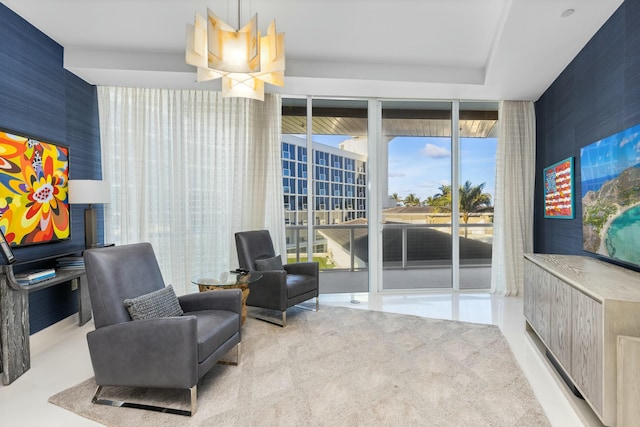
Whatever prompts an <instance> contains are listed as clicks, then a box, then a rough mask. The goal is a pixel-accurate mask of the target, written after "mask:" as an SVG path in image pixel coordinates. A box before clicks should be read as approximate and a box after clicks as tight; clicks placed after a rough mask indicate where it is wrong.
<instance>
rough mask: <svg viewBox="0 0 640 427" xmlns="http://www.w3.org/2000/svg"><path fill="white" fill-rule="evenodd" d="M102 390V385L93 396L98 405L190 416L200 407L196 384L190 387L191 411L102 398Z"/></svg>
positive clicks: (93, 401)
mask: <svg viewBox="0 0 640 427" xmlns="http://www.w3.org/2000/svg"><path fill="white" fill-rule="evenodd" d="M101 392H102V386H101V385H100V386H98V388H97V389H96V392H95V393H94V395H93V397H92V398H91V402H92V403H96V404H98V405H107V406H115V407H119V408H133V409H144V410H147V411H155V412H164V413H167V414H174V415H185V416H188V417H190V416H192V415H194V414H195V413H196V410H197V409H198V386H197V385H194V386H193V387H191V388H190V389H189V397H190V410H189V411H185V410H183V409H176V408H167V407H164V406H155V405H145V404H143V403H133V402H122V401H118V400H109V399H101V398H100V397H99V395H100V393H101Z"/></svg>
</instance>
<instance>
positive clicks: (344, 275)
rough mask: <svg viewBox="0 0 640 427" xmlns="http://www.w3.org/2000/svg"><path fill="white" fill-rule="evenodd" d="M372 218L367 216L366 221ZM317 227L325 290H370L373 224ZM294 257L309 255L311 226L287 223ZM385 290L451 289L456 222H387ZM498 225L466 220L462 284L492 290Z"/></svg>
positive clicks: (462, 240) (462, 235)
mask: <svg viewBox="0 0 640 427" xmlns="http://www.w3.org/2000/svg"><path fill="white" fill-rule="evenodd" d="M365 221H366V220H365ZM359 222H360V223H358V224H333V225H317V226H315V227H314V231H315V238H314V250H313V253H314V260H315V261H318V262H320V270H321V272H322V277H321V281H320V292H321V293H340V292H347V293H349V292H367V291H368V274H369V272H368V258H369V253H368V247H369V238H368V226H367V224H366V223H364V224H363V223H362V222H363V221H362V220H360V221H359ZM286 230H287V241H288V242H289V244H288V245H287V254H288V259H289V262H295V261H301V260H302V261H304V260H306V258H307V255H306V254H307V245H308V239H307V228H306V226H287V227H286ZM382 239H383V282H384V289H386V290H388V289H398V290H400V289H402V290H411V289H451V287H452V285H451V273H452V261H451V225H450V224H385V225H384V227H383V233H382ZM492 241H493V224H460V238H459V248H460V275H459V277H460V289H489V288H490V282H491V254H492V251H491V246H492Z"/></svg>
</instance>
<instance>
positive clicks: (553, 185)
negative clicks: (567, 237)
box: [544, 157, 574, 219]
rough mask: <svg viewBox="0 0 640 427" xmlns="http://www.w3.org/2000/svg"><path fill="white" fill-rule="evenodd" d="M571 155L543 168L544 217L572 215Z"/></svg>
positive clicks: (568, 216)
mask: <svg viewBox="0 0 640 427" xmlns="http://www.w3.org/2000/svg"><path fill="white" fill-rule="evenodd" d="M573 211H574V202H573V157H569V158H568V159H565V160H563V161H561V162H558V163H556V164H554V165H551V166H549V167H547V168H545V169H544V217H545V218H565V219H572V218H573V217H574V212H573Z"/></svg>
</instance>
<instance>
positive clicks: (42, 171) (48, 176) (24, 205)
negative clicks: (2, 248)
mask: <svg viewBox="0 0 640 427" xmlns="http://www.w3.org/2000/svg"><path fill="white" fill-rule="evenodd" d="M68 181H69V149H68V148H66V147H62V146H58V145H54V144H50V143H46V142H42V141H38V140H35V139H31V138H27V137H24V136H19V135H14V134H11V133H7V132H0V229H1V230H2V232H3V233H4V235H5V237H6V239H7V241H8V242H9V243H10V244H11V245H14V246H23V245H31V244H35V243H43V242H51V241H56V240H63V239H68V238H69V237H70V235H71V225H70V217H69V200H68V195H67V188H68Z"/></svg>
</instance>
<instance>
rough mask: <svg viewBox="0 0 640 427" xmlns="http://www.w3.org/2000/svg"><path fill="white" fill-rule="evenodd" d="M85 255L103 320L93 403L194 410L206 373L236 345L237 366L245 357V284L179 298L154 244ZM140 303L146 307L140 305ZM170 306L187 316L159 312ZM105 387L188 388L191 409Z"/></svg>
mask: <svg viewBox="0 0 640 427" xmlns="http://www.w3.org/2000/svg"><path fill="white" fill-rule="evenodd" d="M84 260H85V269H86V273H87V281H88V285H89V295H90V298H91V306H92V309H93V318H94V322H95V330H94V331H91V332H89V333H88V334H87V341H88V344H89V353H90V356H91V364H92V365H93V371H94V373H95V380H96V383H97V385H98V388H97V390H96V392H95V394H94V396H93V399H92V401H93V402H94V403H100V404H106V405H112V406H124V407H133V408H139V409H149V410H156V411H161V412H170V413H174V414H179V415H189V416H191V415H193V414H194V413H195V411H196V408H197V403H196V402H197V384H198V381H199V379H200V378H201V377H202V376H203V375H204V374H206V373H207V372H208V371H209V370H210V369H211V368H212V367H213V366H214V365H215V364H216V363H217V362H218V361H220V360H221V359H222V358H223V357H224V356H225V355H226V354H227V353H229V352H230V351H231V350H233V349H234V347H235V348H236V351H237V353H236V363H235V364H237V362H238V361H239V357H240V348H239V346H240V313H241V292H240V290H239V289H232V290H220V291H215V292H203V293H197V294H189V295H183V296H180V297H176V296H175V293H174V292H173V290H172V288H168V287H165V283H164V280H163V279H162V274H161V272H160V268H159V266H158V262H157V260H156V257H155V253H154V251H153V248H152V246H151V245H150V244H149V243H137V244H131V245H123V246H114V247H107V248H99V249H89V250H86V251H85V252H84ZM167 291H169V292H167ZM150 294H151V295H157V294H161V295H163V297H164V298H160V299H158V298H151V297H150V296H149V295H150ZM169 294H170V296H167V295H169ZM125 300H127V304H128V307H127V306H125ZM176 300H177V301H176ZM172 304H173V305H172ZM134 306H135V307H138V309H137V310H138V311H139V312H134V311H132V310H133V308H132V307H134ZM166 307H169V308H171V309H175V310H178V311H179V312H182V313H183V314H182V315H180V314H179V313H178V314H176V313H173V314H174V315H173V317H155V318H154V316H155V315H156V314H158V313H162V312H163V310H164V311H165V313H166ZM149 313H151V314H149ZM134 315H135V316H134ZM132 316H133V317H135V318H136V319H138V318H144V317H146V319H142V320H132ZM104 386H123V387H150V388H174V389H188V390H190V398H191V407H190V410H188V411H185V410H179V409H173V408H163V407H158V406H152V405H142V404H136V403H129V402H113V401H110V400H107V399H101V398H100V397H99V396H100V393H101V392H102V388H103V387H104Z"/></svg>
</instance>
